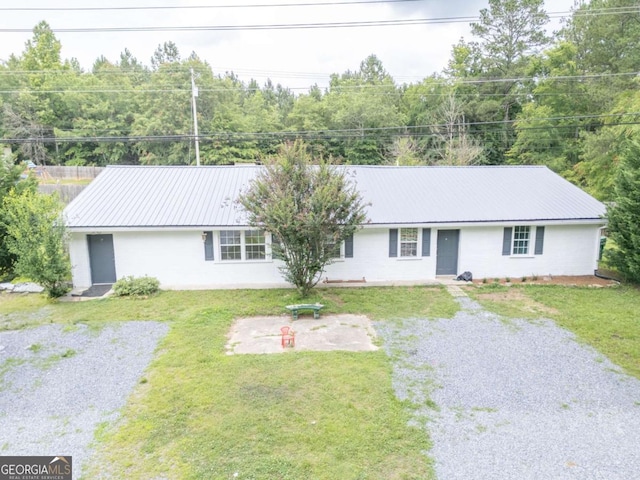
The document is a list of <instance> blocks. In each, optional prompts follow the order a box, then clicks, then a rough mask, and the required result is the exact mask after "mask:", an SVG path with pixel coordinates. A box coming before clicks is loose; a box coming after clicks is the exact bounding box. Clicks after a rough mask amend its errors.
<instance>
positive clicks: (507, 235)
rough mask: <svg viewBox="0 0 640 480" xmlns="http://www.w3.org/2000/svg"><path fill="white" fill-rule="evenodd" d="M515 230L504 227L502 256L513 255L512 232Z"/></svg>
mask: <svg viewBox="0 0 640 480" xmlns="http://www.w3.org/2000/svg"><path fill="white" fill-rule="evenodd" d="M512 230H513V228H511V227H504V235H503V237H502V255H511V231H512Z"/></svg>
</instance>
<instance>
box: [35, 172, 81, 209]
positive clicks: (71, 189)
mask: <svg viewBox="0 0 640 480" xmlns="http://www.w3.org/2000/svg"><path fill="white" fill-rule="evenodd" d="M74 168H75V167H74ZM85 187H86V185H58V184H55V183H49V184H41V185H38V191H39V192H40V193H46V194H51V193H53V192H58V195H60V200H62V201H63V202H64V203H65V204H67V203H69V202H71V200H73V199H74V198H76V197H77V196H78V195H80V192H81V191H82V190H84V189H85Z"/></svg>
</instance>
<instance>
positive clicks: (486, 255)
mask: <svg viewBox="0 0 640 480" xmlns="http://www.w3.org/2000/svg"><path fill="white" fill-rule="evenodd" d="M599 230H600V227H599V226H597V225H556V226H554V225H546V226H545V232H544V249H543V253H542V255H534V254H533V251H534V245H535V228H533V226H532V228H531V237H530V249H529V251H530V254H529V255H526V256H513V255H504V256H503V255H502V236H503V231H504V228H503V227H478V228H466V229H462V230H461V232H460V257H459V259H458V272H463V271H465V270H468V271H470V272H471V273H473V276H474V278H476V279H479V278H492V277H502V278H504V277H512V278H518V277H530V276H531V275H538V276H543V275H549V274H551V275H592V274H593V271H594V270H595V269H596V268H597V259H598V240H599Z"/></svg>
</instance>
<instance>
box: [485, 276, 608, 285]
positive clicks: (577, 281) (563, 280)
mask: <svg viewBox="0 0 640 480" xmlns="http://www.w3.org/2000/svg"><path fill="white" fill-rule="evenodd" d="M497 280H498V281H497V282H496V279H495V278H487V279H482V278H480V279H474V280H473V283H474V284H476V285H483V284H484V285H487V284H491V283H499V284H500V285H505V284H507V285H508V284H511V285H520V284H522V285H527V284H529V285H566V286H573V287H610V286H612V285H617V284H618V282H616V281H615V280H606V279H604V278H600V277H596V276H595V275H558V276H543V277H524V281H522V278H520V277H517V278H510V279H509V282H507V279H506V278H498V279H497Z"/></svg>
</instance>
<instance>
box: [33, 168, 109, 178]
mask: <svg viewBox="0 0 640 480" xmlns="http://www.w3.org/2000/svg"><path fill="white" fill-rule="evenodd" d="M41 168H42V169H43V171H45V172H46V176H49V177H51V178H55V179H60V180H63V179H65V180H68V179H86V178H92V179H93V178H96V177H97V176H98V175H99V174H100V172H102V170H104V167H68V166H49V165H47V166H45V167H41Z"/></svg>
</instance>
